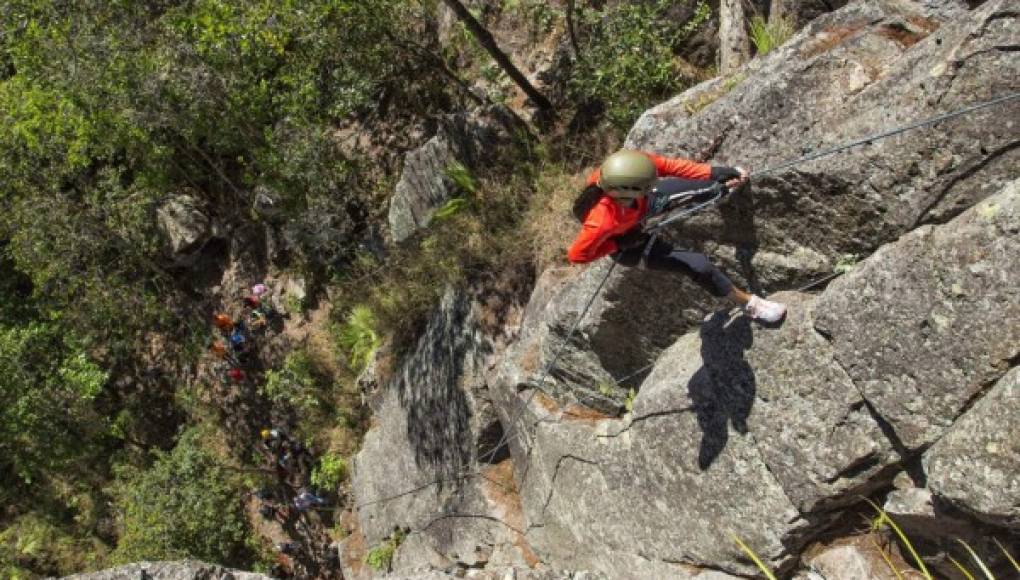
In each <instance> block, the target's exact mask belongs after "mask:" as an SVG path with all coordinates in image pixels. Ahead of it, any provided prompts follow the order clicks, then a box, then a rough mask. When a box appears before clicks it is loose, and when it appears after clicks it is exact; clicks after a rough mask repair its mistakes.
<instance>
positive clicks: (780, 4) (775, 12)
mask: <svg viewBox="0 0 1020 580" xmlns="http://www.w3.org/2000/svg"><path fill="white" fill-rule="evenodd" d="M790 4H792V3H791V2H790V0H772V1H771V2H770V3H769V24H775V23H776V22H778V21H780V20H784V19H789V20H792V18H790V17H791V16H792V15H791V14H790V9H791V8H792V6H791V5H790Z"/></svg>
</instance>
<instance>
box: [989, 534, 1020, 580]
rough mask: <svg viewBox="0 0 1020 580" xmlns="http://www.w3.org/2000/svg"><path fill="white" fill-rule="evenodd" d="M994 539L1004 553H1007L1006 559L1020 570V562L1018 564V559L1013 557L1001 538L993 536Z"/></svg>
mask: <svg viewBox="0 0 1020 580" xmlns="http://www.w3.org/2000/svg"><path fill="white" fill-rule="evenodd" d="M992 540H994V541H995V545H996V546H998V547H999V549H1000V550H1002V553H1003V554H1005V556H1006V559H1007V560H1009V563H1010V564H1012V565H1013V568H1015V569H1016V571H1017V572H1020V564H1017V562H1016V560H1014V559H1013V555H1012V554H1010V553H1009V550H1007V549H1006V547H1005V546H1003V545H1002V544H1000V543H999V540H997V539H995V538H992Z"/></svg>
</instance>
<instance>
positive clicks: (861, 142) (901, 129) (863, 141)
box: [750, 92, 1020, 177]
mask: <svg viewBox="0 0 1020 580" xmlns="http://www.w3.org/2000/svg"><path fill="white" fill-rule="evenodd" d="M1016 99H1020V92H1017V93H1013V94H1010V95H1006V96H1004V97H999V98H997V99H992V100H991V101H985V102H983V103H977V104H976V105H970V106H968V107H964V108H962V109H957V110H955V111H951V112H949V113H945V114H942V115H937V116H935V117H930V118H928V119H924V120H922V121H918V122H916V123H912V124H910V125H905V126H903V127H899V128H897V129H893V130H891V131H885V132H883V133H876V134H874V135H869V136H867V137H862V138H860V139H856V140H854V141H850V142H847V143H844V144H842V145H837V146H835V147H831V148H829V149H824V150H822V151H817V152H815V153H809V154H807V155H805V156H803V157H800V158H797V159H793V160H791V161H785V162H783V163H780V164H778V165H773V166H772V167H768V168H766V169H761V170H758V171H755V172H754V173H752V174H751V175H750V177H758V176H760V175H765V174H766V173H773V172H775V171H779V170H780V169H786V168H787V167H793V166H794V165H800V164H801V163H807V162H808V161H814V160H815V159H821V158H822V157H828V156H830V155H835V154H836V153H841V152H843V151H846V150H847V149H853V148H854V147H860V146H861V145H870V144H871V143H874V142H875V141H880V140H882V139H886V138H888V137H892V136H894V135H899V134H900V133H906V132H907V131H912V130H914V129H919V128H921V127H927V126H928V125H935V124H937V123H941V122H942V121H945V120H947V119H952V118H954V117H959V116H961V115H966V114H967V113H973V112H974V111H978V110H981V109H986V108H988V107H992V106H995V105H998V104H1000V103H1005V102H1008V101H1013V100H1016Z"/></svg>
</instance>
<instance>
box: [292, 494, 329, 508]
mask: <svg viewBox="0 0 1020 580" xmlns="http://www.w3.org/2000/svg"><path fill="white" fill-rule="evenodd" d="M324 505H326V500H325V499H324V498H321V497H319V496H317V495H315V494H314V493H312V492H310V491H308V490H304V491H302V492H301V493H300V494H298V496H297V497H295V498H294V509H296V510H297V511H299V512H305V511H308V510H309V509H311V508H313V507H321V506H324Z"/></svg>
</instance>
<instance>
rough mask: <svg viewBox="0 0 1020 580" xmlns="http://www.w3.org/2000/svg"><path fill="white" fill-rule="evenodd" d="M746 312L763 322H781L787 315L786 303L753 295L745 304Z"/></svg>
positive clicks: (753, 318) (752, 317)
mask: <svg viewBox="0 0 1020 580" xmlns="http://www.w3.org/2000/svg"><path fill="white" fill-rule="evenodd" d="M744 312H746V313H747V315H748V316H750V317H751V319H752V320H759V321H761V322H768V323H772V322H779V321H780V320H782V319H783V317H784V316H786V305H785V304H782V303H779V302H772V301H770V300H765V299H764V298H759V297H758V296H751V299H750V300H748V301H747V304H746V305H744Z"/></svg>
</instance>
